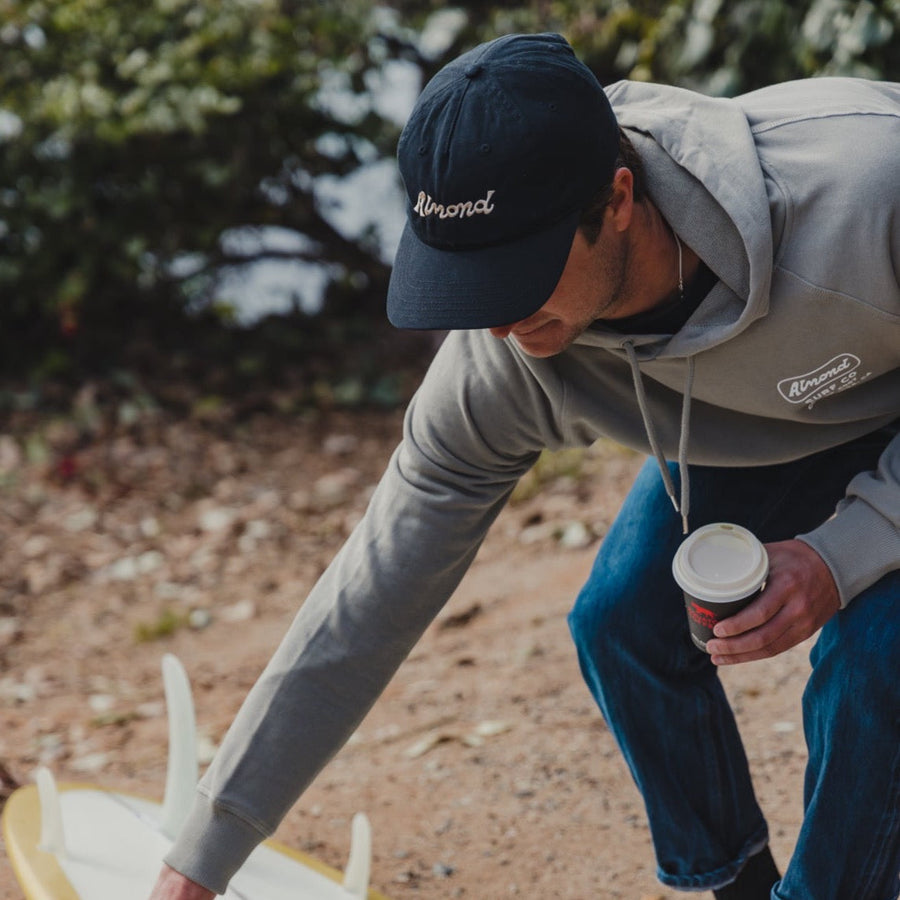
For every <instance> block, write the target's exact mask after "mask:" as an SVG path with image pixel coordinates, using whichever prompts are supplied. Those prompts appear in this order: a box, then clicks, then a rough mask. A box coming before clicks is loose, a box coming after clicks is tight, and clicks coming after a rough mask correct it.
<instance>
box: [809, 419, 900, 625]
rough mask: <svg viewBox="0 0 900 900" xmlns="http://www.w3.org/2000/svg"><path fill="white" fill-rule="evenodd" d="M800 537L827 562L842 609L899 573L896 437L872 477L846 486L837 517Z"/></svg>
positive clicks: (899, 446)
mask: <svg viewBox="0 0 900 900" xmlns="http://www.w3.org/2000/svg"><path fill="white" fill-rule="evenodd" d="M798 537H799V539H800V540H802V541H804V542H805V543H807V544H809V546H810V547H812V548H813V550H815V551H816V552H817V553H818V554H819V555H820V556H821V557H822V559H824V560H825V563H826V564H827V565H828V568H829V569H830V570H831V574H832V575H833V576H834V580H835V583H836V584H837V587H838V591H839V592H840V595H841V606H842V607H845V606H847V604H848V603H850V601H851V600H852V599H853V598H854V597H856V596H857V594H859V593H861V592H862V591H864V590H865V589H866V588H867V587H870V586H871V585H873V584H875V582H876V581H878V579H879V578H881V577H882V576H884V575H886V574H887V573H888V572H892V571H894V570H895V569H900V433H898V434H897V435H896V436H895V437H894V439H893V440H892V441H891V442H890V444H888V446H887V448H886V449H885V451H884V453H882V455H881V458H880V460H879V461H878V467H877V469H876V470H875V471H874V472H861V473H860V474H859V475H857V476H856V477H855V478H854V479H853V480H852V481H851V482H850V484H849V485H848V487H847V494H846V496H845V497H844V499H843V500H842V501H841V502H840V503H839V504H838V507H837V511H836V513H835V515H834V516H832V517H831V518H830V519H829V520H828V521H827V522H824V523H823V524H822V525H820V526H819V527H818V528H816V529H814V530H813V531H810V532H809V533H807V534H801V535H798Z"/></svg>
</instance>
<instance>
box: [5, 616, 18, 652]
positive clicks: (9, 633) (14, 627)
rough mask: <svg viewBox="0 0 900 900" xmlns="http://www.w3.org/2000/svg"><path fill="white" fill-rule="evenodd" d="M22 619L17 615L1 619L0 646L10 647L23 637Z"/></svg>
mask: <svg viewBox="0 0 900 900" xmlns="http://www.w3.org/2000/svg"><path fill="white" fill-rule="evenodd" d="M22 634H23V631H22V620H21V619H18V618H16V617H15V616H6V617H4V618H2V619H0V647H9V646H10V645H11V644H14V643H15V642H16V641H17V640H19V638H21V637H22Z"/></svg>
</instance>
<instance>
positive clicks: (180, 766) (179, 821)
mask: <svg viewBox="0 0 900 900" xmlns="http://www.w3.org/2000/svg"><path fill="white" fill-rule="evenodd" d="M162 674H163V687H164V689H165V695H166V708H167V711H168V714H169V761H168V767H167V770H166V792H165V795H164V799H163V809H162V822H161V823H160V830H161V831H162V833H163V834H164V835H165V836H166V837H167V838H169V839H170V840H173V841H174V840H175V838H176V837H177V835H178V832H179V831H180V830H181V826H182V825H183V824H184V820H185V819H186V818H187V815H188V813H189V812H190V808H191V804H192V803H193V802H194V789H195V788H196V787H197V781H198V779H199V777H200V775H199V771H200V770H199V764H198V762H197V723H196V719H195V716H194V700H193V698H192V696H191V685H190V681H189V680H188V676H187V672H186V671H185V669H184V666H183V665H182V664H181V661H180V660H179V659H178V657H177V656H175V655H173V654H171V653H167V654H165V656H163V659H162Z"/></svg>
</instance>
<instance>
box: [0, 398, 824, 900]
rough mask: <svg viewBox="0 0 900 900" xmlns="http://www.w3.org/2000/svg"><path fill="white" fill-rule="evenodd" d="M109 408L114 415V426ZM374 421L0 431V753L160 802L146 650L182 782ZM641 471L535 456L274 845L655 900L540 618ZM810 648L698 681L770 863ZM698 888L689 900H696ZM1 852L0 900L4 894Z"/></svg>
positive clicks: (309, 575)
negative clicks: (724, 736) (763, 823)
mask: <svg viewBox="0 0 900 900" xmlns="http://www.w3.org/2000/svg"><path fill="white" fill-rule="evenodd" d="M121 418H122V417H121V416H120V419H121ZM399 428H400V419H399V416H397V415H394V414H391V415H362V414H360V415H317V416H312V417H307V418H305V419H303V418H298V419H295V420H291V421H285V420H284V419H283V418H282V419H273V418H266V417H259V418H256V419H251V420H248V421H241V422H239V421H235V420H232V419H229V417H228V416H227V415H225V416H223V415H221V413H218V414H217V415H216V416H214V417H212V418H209V417H199V418H193V419H187V420H184V421H172V420H169V419H166V418H165V417H163V416H160V415H158V414H154V415H149V414H148V415H143V416H139V417H137V418H135V417H134V416H132V417H131V418H130V419H126V422H125V424H117V425H115V426H109V425H104V424H103V423H102V422H99V421H94V422H93V424H89V425H88V426H85V424H84V422H81V423H80V424H73V422H72V421H68V420H67V421H63V422H59V421H57V422H52V423H46V422H45V423H42V424H41V425H40V427H38V426H31V430H30V431H27V432H26V431H21V430H20V431H14V430H12V429H11V430H10V431H9V432H8V433H7V434H5V435H0V541H2V543H0V562H2V568H0V763H2V765H3V766H4V767H5V769H6V770H7V772H8V774H9V776H10V777H11V779H13V780H15V781H18V782H23V783H24V782H27V781H29V780H30V779H31V778H32V777H33V773H34V770H35V768H36V767H37V766H38V765H48V766H50V768H51V769H52V770H53V772H54V774H55V775H56V776H57V778H58V779H60V780H76V781H91V782H95V783H100V784H102V785H104V786H107V787H110V788H115V789H119V790H125V791H130V792H136V793H141V794H145V795H148V796H150V797H153V798H157V799H161V797H162V792H163V786H164V779H165V760H166V742H167V731H166V717H165V710H164V704H163V695H162V682H161V678H160V669H159V667H160V660H161V657H162V656H163V654H164V653H170V652H171V653H174V654H176V655H177V656H178V657H179V658H180V659H181V661H182V662H183V664H184V665H185V667H186V669H187V671H188V674H189V677H190V679H191V683H192V687H193V691H194V702H195V706H196V712H197V719H198V726H199V731H200V738H201V740H200V755H201V762H202V763H203V764H204V765H205V764H206V763H207V762H208V760H209V758H210V756H211V754H212V752H213V751H214V749H215V746H216V744H217V743H218V741H219V740H220V739H221V737H222V735H223V733H224V731H225V729H226V728H227V726H228V724H229V722H230V720H231V718H232V716H233V714H234V712H235V711H236V709H237V707H238V706H239V704H240V702H241V700H242V698H243V696H244V695H245V693H246V691H247V690H248V689H249V687H250V686H251V684H252V683H253V681H254V680H255V678H256V676H257V674H258V673H259V671H260V670H261V668H262V666H263V665H264V663H265V662H266V660H267V659H268V657H269V655H270V653H271V652H272V650H273V649H274V647H275V646H276V644H277V642H278V640H279V638H280V635H281V633H282V632H283V630H284V628H285V626H286V624H287V623H288V622H289V620H290V618H291V616H292V614H293V611H294V610H295V609H296V608H297V606H298V604H300V603H301V602H302V599H303V597H304V595H305V592H306V591H307V590H308V588H309V586H310V585H311V584H312V583H313V581H314V579H315V578H316V577H317V576H318V574H319V573H320V572H321V570H322V568H323V567H324V566H325V565H326V564H327V562H328V560H329V559H330V558H331V556H332V555H333V553H334V552H335V551H336V549H337V548H338V547H339V546H340V544H341V543H342V541H343V540H344V538H345V536H346V534H347V533H348V531H349V529H350V528H352V526H353V523H354V522H355V521H356V520H357V519H358V517H359V516H360V515H361V513H362V510H363V508H364V505H365V501H366V497H367V496H368V493H369V491H370V490H371V487H372V485H373V484H374V483H375V482H376V480H377V478H378V476H379V475H380V472H381V470H382V469H383V466H384V464H385V462H386V459H387V456H388V453H389V451H390V450H391V449H392V447H393V445H394V443H395V442H396V439H397V437H398V435H399ZM640 463H641V460H640V459H639V458H638V457H636V456H635V455H633V454H629V453H626V452H624V451H622V450H621V449H619V448H616V447H613V446H607V445H598V447H596V448H594V449H593V450H592V451H591V452H590V453H587V454H584V455H577V456H563V457H556V458H552V459H549V460H547V461H546V462H545V464H544V465H543V466H542V467H541V470H540V472H539V476H540V477H536V478H535V479H534V480H533V481H531V482H529V483H528V484H526V485H524V486H523V490H522V492H521V495H520V496H519V497H518V498H517V502H515V503H513V504H511V505H510V506H509V507H508V508H507V509H506V510H505V511H504V513H503V514H502V515H501V518H500V519H499V521H498V522H497V524H496V525H495V527H494V529H493V531H492V533H491V535H490V536H489V538H488V540H487V542H486V544H485V545H484V547H483V549H482V551H481V553H480V554H479V557H478V559H477V560H476V563H475V564H474V566H473V567H472V569H471V571H470V573H469V575H468V576H467V577H466V579H465V581H464V583H463V585H462V587H461V588H460V590H459V591H458V592H457V594H456V595H455V597H454V598H453V599H452V600H451V602H450V603H449V604H448V606H447V607H446V609H445V610H444V611H443V613H442V614H441V615H440V616H439V617H438V619H437V620H436V621H435V623H434V624H433V625H432V627H431V628H430V629H429V630H428V631H427V633H426V634H425V635H424V637H423V638H422V640H421V641H420V643H419V644H418V645H417V647H416V648H415V650H414V652H413V653H412V654H411V656H410V657H409V659H408V660H407V662H406V663H405V664H404V665H403V666H402V668H401V670H400V672H399V673H398V675H397V676H396V678H395V679H394V680H393V682H392V683H391V684H390V686H389V687H388V689H387V691H386V692H385V694H384V695H383V697H382V698H381V700H380V701H379V702H378V703H377V705H376V706H375V708H374V709H373V710H372V712H371V713H370V715H369V716H368V718H367V719H366V720H365V722H364V723H363V725H362V726H361V728H360V729H359V731H358V732H357V734H356V735H355V737H354V738H353V740H352V741H351V742H350V743H349V744H348V745H347V746H346V747H345V748H344V749H343V750H342V751H341V752H340V753H339V754H338V756H337V757H336V758H335V759H334V761H333V762H332V763H331V764H330V765H329V766H328V767H327V768H326V769H325V770H324V771H323V773H322V774H321V775H320V776H319V778H318V779H317V781H316V782H315V784H314V785H313V786H312V787H311V788H310V790H309V791H308V792H307V793H306V794H305V795H304V796H303V797H302V798H301V799H300V800H299V801H298V803H297V804H296V805H295V807H294V808H293V810H292V811H291V812H290V814H289V815H288V817H287V818H286V820H285V821H284V823H283V825H282V828H281V829H280V831H279V833H278V837H279V838H280V839H281V840H283V841H284V842H286V843H288V844H290V845H291V846H293V847H296V848H298V849H302V850H304V851H306V852H309V853H312V854H314V855H315V856H317V857H318V858H320V859H321V860H323V861H325V862H327V863H329V864H331V865H334V866H336V867H338V868H341V867H343V865H344V863H345V860H346V854H347V852H348V847H349V837H350V819H351V817H352V815H353V813H354V812H356V811H358V810H362V811H364V812H366V813H367V814H368V816H369V818H370V820H371V823H372V828H373V838H374V840H373V844H374V848H373V853H374V856H373V867H372V885H373V886H374V887H377V888H378V889H379V890H381V891H382V892H383V893H384V894H386V895H387V896H388V897H390V898H392V900H404V898H417V900H419V898H420V900H432V898H433V900H437V898H441V900H444V898H452V897H468V898H477V900H494V898H501V897H507V896H522V897H529V898H567V900H589V898H597V900H607V898H608V900H613V898H628V900H663V898H666V900H670V898H674V897H676V896H677V894H676V893H675V892H673V891H670V890H667V889H664V888H663V887H662V886H661V885H659V883H658V882H657V881H656V878H655V874H654V872H655V864H654V860H653V855H652V850H651V845H650V837H649V832H648V828H647V824H646V820H645V817H644V812H643V807H642V804H641V801H640V798H639V796H638V794H637V792H636V790H635V788H634V786H633V784H632V782H631V779H630V776H629V774H628V772H627V769H626V767H625V765H624V763H623V761H622V759H621V757H620V755H619V753H618V750H617V749H616V747H615V745H614V742H613V740H612V738H611V736H610V734H609V732H608V730H607V728H606V726H605V725H604V723H603V721H602V719H601V717H600V716H599V714H598V712H597V710H596V708H595V707H594V705H593V702H592V700H591V698H590V696H589V695H588V692H587V689H586V688H585V687H584V685H583V683H582V681H581V678H580V675H579V673H578V670H577V665H576V661H575V658H574V653H573V650H572V648H571V645H570V640H569V636H568V632H567V629H566V623H565V616H566V613H567V612H568V609H569V607H570V605H571V603H572V600H573V598H574V595H575V594H576V592H577V590H578V588H579V586H580V584H581V583H582V581H583V579H584V578H585V576H586V574H587V572H588V570H589V568H590V565H591V561H592V557H593V554H594V552H595V551H596V548H597V546H598V544H599V541H600V540H601V539H602V536H603V534H604V533H605V531H606V529H607V528H608V525H609V523H610V521H611V520H612V517H613V516H614V514H615V510H616V508H617V506H618V504H619V503H620V501H621V498H622V497H623V496H624V493H625V491H626V490H627V486H628V484H629V483H630V479H631V477H632V475H633V473H634V472H635V471H636V469H637V467H638V466H639V465H640ZM807 652H808V647H806V646H803V647H799V648H796V649H795V650H794V651H792V652H790V653H787V654H784V655H783V656H781V657H779V658H777V659H775V660H771V661H768V662H765V663H753V664H748V665H745V666H741V667H736V668H734V669H729V670H727V671H725V672H724V673H723V678H724V680H725V683H726V687H727V689H728V691H729V694H730V696H731V697H732V700H733V703H734V706H735V709H736V711H737V715H738V720H739V724H740V727H741V730H742V733H743V734H744V737H745V742H746V745H747V751H748V756H749V758H750V761H751V765H752V768H753V773H754V778H755V781H756V785H757V789H758V794H759V797H760V802H761V804H762V806H763V808H764V810H765V811H766V814H767V816H768V818H769V822H770V828H771V832H772V841H773V848H774V852H775V855H776V858H777V859H778V860H779V862H781V863H782V864H783V863H784V862H786V860H787V858H788V855H789V853H790V850H791V847H792V844H793V841H794V839H795V837H796V833H797V829H798V826H799V820H800V815H801V807H800V802H801V800H800V797H801V795H800V791H801V779H802V770H803V766H804V762H805V748H804V744H803V737H802V729H801V724H800V711H799V697H800V692H801V690H802V685H803V682H804V680H805V675H806V673H807V671H808V669H807V661H806V657H807ZM693 896H696V897H700V898H709V897H711V895H709V894H694V895H693ZM19 897H21V893H20V891H19V890H18V888H17V885H16V882H15V879H14V876H13V873H12V871H11V869H10V866H9V864H8V861H7V860H6V859H5V856H4V857H3V858H2V859H0V898H3V900H8V898H19Z"/></svg>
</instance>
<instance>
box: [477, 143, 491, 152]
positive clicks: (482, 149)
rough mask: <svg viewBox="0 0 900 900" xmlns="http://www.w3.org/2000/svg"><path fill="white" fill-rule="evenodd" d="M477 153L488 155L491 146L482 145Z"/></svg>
mask: <svg viewBox="0 0 900 900" xmlns="http://www.w3.org/2000/svg"><path fill="white" fill-rule="evenodd" d="M478 151H479V152H480V153H484V154H488V153H490V152H491V145H490V144H482V145H481V146H480V147H479V148H478Z"/></svg>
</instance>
